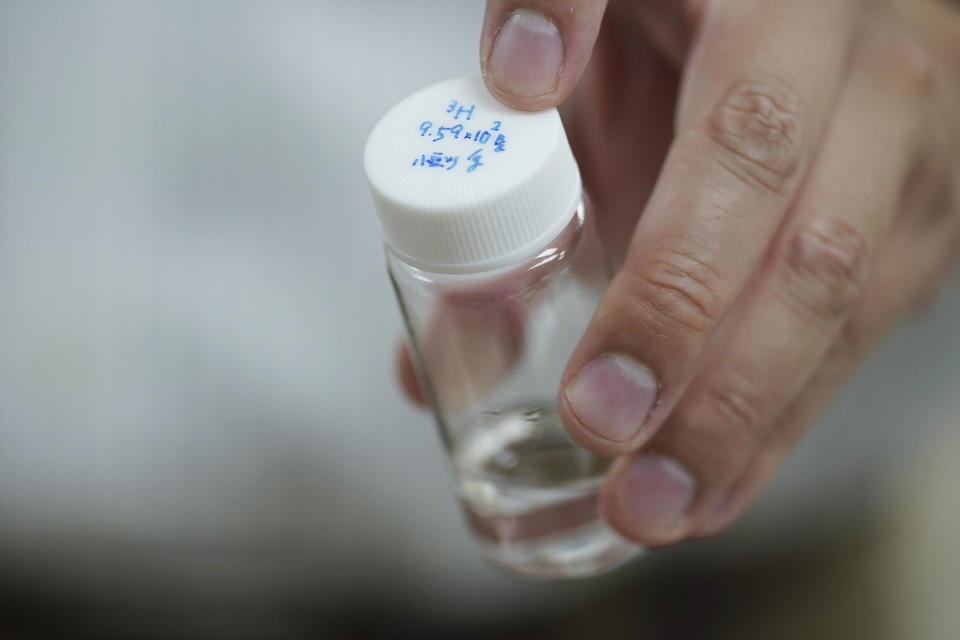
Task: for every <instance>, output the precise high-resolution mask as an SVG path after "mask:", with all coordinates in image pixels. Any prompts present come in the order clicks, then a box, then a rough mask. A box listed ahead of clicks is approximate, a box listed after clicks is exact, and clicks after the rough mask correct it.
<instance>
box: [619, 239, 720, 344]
mask: <svg viewBox="0 0 960 640" xmlns="http://www.w3.org/2000/svg"><path fill="white" fill-rule="evenodd" d="M633 272H634V273H635V274H636V275H635V276H634V278H633V281H632V296H633V298H634V300H636V302H637V303H638V304H640V305H642V306H643V308H644V309H645V311H646V315H647V316H648V317H649V318H650V320H651V322H652V324H654V325H656V326H657V327H658V328H660V329H666V328H668V327H671V326H678V325H679V326H680V327H682V328H685V329H688V330H692V331H695V332H697V333H706V332H708V331H709V330H710V328H711V327H713V325H714V324H715V323H716V322H717V321H718V320H719V318H720V316H721V315H722V312H723V308H722V307H723V299H722V296H721V295H720V293H719V292H720V287H721V282H722V280H721V278H720V277H719V274H718V273H717V272H716V270H715V269H714V268H713V267H711V266H710V265H709V264H708V263H707V262H704V261H703V260H701V259H700V258H697V257H696V256H695V255H694V254H693V252H691V251H683V250H677V249H669V250H658V251H656V252H654V253H652V254H650V255H649V256H647V257H646V260H645V262H644V264H643V265H641V267H640V268H639V269H636V270H634V271H633Z"/></svg>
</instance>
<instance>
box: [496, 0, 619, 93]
mask: <svg viewBox="0 0 960 640" xmlns="http://www.w3.org/2000/svg"><path fill="white" fill-rule="evenodd" d="M606 5H607V0H566V1H563V2H561V1H560V0H535V1H534V2H528V1H527V2H521V0H488V1H487V10H486V15H485V16H484V19H483V32H482V34H481V36H480V68H481V69H482V71H483V77H484V80H485V81H486V83H487V88H488V89H489V90H490V92H491V93H492V94H493V95H494V96H495V97H496V98H497V99H498V100H500V101H501V102H503V103H504V104H506V105H507V106H510V107H514V108H515V109H524V110H528V111H539V110H543V109H549V108H550V107H554V106H556V105H557V104H559V103H560V102H562V101H563V100H564V99H565V98H566V97H567V96H568V95H569V94H570V92H571V91H573V88H574V86H576V84H577V81H578V80H579V79H580V75H581V74H582V73H583V69H584V67H586V65H587V61H588V60H589V59H590V51H591V50H592V49H593V43H594V41H595V40H596V38H597V32H598V31H599V30H600V21H601V20H602V19H603V12H604V9H605V8H606Z"/></svg>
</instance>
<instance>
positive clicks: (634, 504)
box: [613, 454, 695, 535]
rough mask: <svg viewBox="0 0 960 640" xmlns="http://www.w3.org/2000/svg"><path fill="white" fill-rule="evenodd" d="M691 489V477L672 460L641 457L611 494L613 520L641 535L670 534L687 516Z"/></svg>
mask: <svg viewBox="0 0 960 640" xmlns="http://www.w3.org/2000/svg"><path fill="white" fill-rule="evenodd" d="M694 485H695V483H694V480H693V476H691V475H690V473H689V472H688V471H687V470H686V469H684V468H683V467H682V466H681V465H680V463H678V462H676V461H675V460H672V459H671V458H667V457H665V456H661V455H654V454H648V455H644V456H641V457H640V458H637V460H636V461H634V463H633V464H632V465H630V468H629V469H628V470H627V472H626V473H625V474H623V477H622V478H620V482H619V483H618V484H617V485H616V487H615V488H614V490H613V507H614V509H615V510H616V515H615V517H616V520H617V521H618V522H619V523H620V524H621V525H622V526H624V527H625V528H626V529H627V530H628V531H631V532H636V533H638V534H640V535H656V534H658V533H659V534H665V533H669V532H670V531H671V530H672V529H673V528H674V527H676V525H677V522H678V520H679V519H680V518H681V517H682V516H683V515H684V514H685V513H686V512H687V508H688V507H689V506H690V502H691V500H693V493H694Z"/></svg>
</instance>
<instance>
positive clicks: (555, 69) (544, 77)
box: [488, 9, 563, 96]
mask: <svg viewBox="0 0 960 640" xmlns="http://www.w3.org/2000/svg"><path fill="white" fill-rule="evenodd" d="M561 64H563V41H562V40H561V39H560V31H559V29H557V25H555V24H554V23H553V21H552V20H550V19H549V18H547V17H546V16H544V15H543V14H542V13H538V12H537V11H533V10H531V9H518V10H517V11H514V12H513V13H512V14H510V17H509V18H507V21H506V22H504V23H503V27H501V28H500V33H498V34H497V39H496V41H495V42H494V43H493V51H492V52H491V53H490V60H489V66H488V71H489V72H490V75H492V76H493V79H494V81H495V82H496V83H497V84H498V85H500V87H502V88H503V89H505V90H506V91H509V92H510V93H514V94H516V95H523V96H535V95H540V94H542V93H548V92H550V91H553V90H554V89H555V88H556V86H557V79H558V78H559V75H560V65H561Z"/></svg>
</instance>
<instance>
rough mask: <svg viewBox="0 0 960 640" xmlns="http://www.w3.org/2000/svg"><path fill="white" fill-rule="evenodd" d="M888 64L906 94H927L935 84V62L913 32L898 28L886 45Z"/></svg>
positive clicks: (923, 95)
mask: <svg viewBox="0 0 960 640" xmlns="http://www.w3.org/2000/svg"><path fill="white" fill-rule="evenodd" d="M887 52H888V64H889V68H890V71H891V73H892V74H893V76H894V78H895V79H896V81H897V82H898V83H899V85H900V86H901V87H902V88H903V89H904V90H906V92H907V93H908V94H911V95H915V96H921V97H925V96H929V95H930V94H931V93H932V92H933V90H934V86H935V85H936V62H935V59H934V56H933V54H932V52H931V51H930V50H929V49H928V48H927V47H926V46H925V45H924V44H923V43H922V42H920V40H919V39H917V38H916V37H915V36H914V35H913V34H911V33H908V32H907V31H905V30H903V29H898V30H896V31H895V32H894V34H893V35H892V37H891V41H890V42H889V44H888V47H887Z"/></svg>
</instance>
